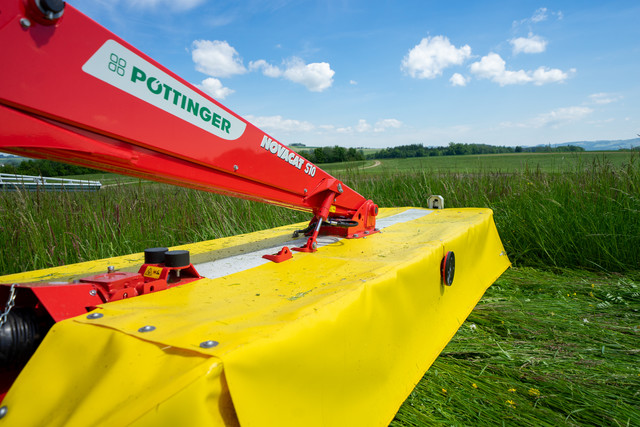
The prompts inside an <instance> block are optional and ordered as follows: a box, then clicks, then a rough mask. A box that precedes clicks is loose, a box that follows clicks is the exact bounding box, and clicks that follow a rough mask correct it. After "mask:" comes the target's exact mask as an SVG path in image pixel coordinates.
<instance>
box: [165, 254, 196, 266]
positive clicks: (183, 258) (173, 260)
mask: <svg viewBox="0 0 640 427" xmlns="http://www.w3.org/2000/svg"><path fill="white" fill-rule="evenodd" d="M189 264H191V261H190V260H189V251H169V252H165V254H164V265H165V267H188V266H189Z"/></svg>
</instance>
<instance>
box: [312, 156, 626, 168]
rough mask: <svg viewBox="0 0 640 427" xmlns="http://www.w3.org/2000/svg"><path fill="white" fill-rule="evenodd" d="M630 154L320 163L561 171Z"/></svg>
mask: <svg viewBox="0 0 640 427" xmlns="http://www.w3.org/2000/svg"><path fill="white" fill-rule="evenodd" d="M631 156H633V153H629V152H620V151H612V152H596V151H584V152H575V153H512V154H483V155H468V156H436V157H414V158H408V159H381V160H379V162H380V165H379V166H377V167H375V168H373V167H371V166H372V165H373V164H375V163H376V161H375V160H366V161H363V162H351V163H333V164H327V165H320V166H321V168H322V169H324V170H326V171H328V172H331V171H334V170H345V169H352V170H355V169H363V168H366V170H367V173H387V172H417V171H425V170H426V171H429V172H458V173H482V172H504V173H517V172H524V171H526V170H530V171H536V170H539V171H541V172H550V173H553V172H556V173H564V172H567V171H577V170H588V169H589V168H590V167H591V165H592V164H593V163H594V162H603V161H606V162H609V163H611V165H612V166H615V167H619V166H621V165H623V164H624V163H626V162H628V160H629V158H630V157H631Z"/></svg>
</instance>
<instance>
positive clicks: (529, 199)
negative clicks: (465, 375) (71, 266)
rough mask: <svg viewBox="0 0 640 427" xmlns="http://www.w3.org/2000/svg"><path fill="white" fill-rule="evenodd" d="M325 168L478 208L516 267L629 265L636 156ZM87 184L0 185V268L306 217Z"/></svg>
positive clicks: (147, 187) (226, 201) (638, 260)
mask: <svg viewBox="0 0 640 427" xmlns="http://www.w3.org/2000/svg"><path fill="white" fill-rule="evenodd" d="M336 175H337V176H338V177H340V178H342V179H343V180H344V181H345V182H346V183H348V184H349V185H350V186H352V187H353V188H355V189H356V190H357V191H359V192H360V193H361V194H363V195H366V196H367V197H369V198H372V199H373V200H375V201H376V203H378V204H379V205H380V206H387V207H392V206H425V205H426V201H427V198H428V196H429V195H431V194H440V195H443V196H444V197H445V205H446V206H447V207H466V206H475V207H489V208H492V209H493V210H494V213H495V221H496V225H497V227H498V231H499V232H500V236H501V237H502V240H503V243H504V245H505V248H506V250H507V253H508V254H509V257H510V259H511V260H512V262H513V263H514V265H516V266H534V267H543V268H586V269H589V270H600V271H616V272H623V271H628V270H636V269H638V268H639V267H640V251H638V249H637V248H638V247H640V220H639V218H640V161H638V159H637V158H636V157H633V156H631V157H629V159H628V161H627V162H625V163H622V164H618V165H615V166H614V164H613V163H611V162H610V161H608V160H607V159H606V158H598V157H594V158H593V159H592V161H591V162H588V163H582V162H574V163H571V164H568V165H567V166H566V170H565V171H564V172H563V173H559V172H556V173H549V172H542V171H541V170H540V169H537V168H536V169H529V168H525V169H524V170H522V171H519V172H516V173H504V172H500V171H491V170H487V171H484V172H477V173H460V172H441V171H438V170H430V169H422V170H408V171H401V172H393V171H389V170H387V172H385V173H375V174H372V173H369V172H368V170H367V171H361V170H357V169H354V170H347V171H342V172H337V173H336ZM128 184H129V185H114V186H110V187H108V188H105V189H103V190H102V191H100V192H97V193H43V192H36V193H27V192H1V193H0V251H1V253H0V274H8V273H13V272H19V271H25V270H31V269H38V268H44V267H51V266H56V265H62V264H67V263H73V262H80V261H86V260H93V259H99V258H104V257H108V256H114V255H124V254H127V253H132V252H139V251H142V250H143V249H144V248H146V247H153V246H160V245H162V246H172V245H178V244H184V243H190V242H195V241H201V240H208V239H214V238H218V237H222V236H229V235H234V234H239V233H244V232H249V231H253V230H258V229H264V228H270V227H274V226H278V225H284V224H287V223H291V222H296V221H303V220H305V219H308V217H309V216H308V215H306V214H304V213H299V212H294V211H290V210H287V209H283V208H278V207H273V206H268V205H263V204H260V203H253V202H248V201H244V200H238V199H233V198H227V197H221V196H217V195H214V194H209V193H203V192H197V191H192V190H186V189H182V188H178V187H170V186H165V185H159V184H151V183H147V184H144V183H142V184H131V183H128Z"/></svg>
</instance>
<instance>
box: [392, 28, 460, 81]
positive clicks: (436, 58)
mask: <svg viewBox="0 0 640 427" xmlns="http://www.w3.org/2000/svg"><path fill="white" fill-rule="evenodd" d="M470 56H471V48H470V47H469V45H464V46H462V47H460V48H456V47H455V46H454V45H452V44H451V42H450V41H449V39H448V38H447V37H444V36H435V37H426V38H424V39H422V40H421V41H420V43H419V44H418V45H416V46H414V47H413V48H412V49H411V50H409V53H407V55H406V56H405V57H404V59H403V60H402V69H403V70H404V71H405V72H406V73H408V74H409V75H410V76H411V77H414V78H419V79H433V78H436V77H437V76H440V75H442V70H444V69H445V68H447V67H450V66H452V65H460V64H462V63H463V62H464V60H465V59H467V58H469V57H470Z"/></svg>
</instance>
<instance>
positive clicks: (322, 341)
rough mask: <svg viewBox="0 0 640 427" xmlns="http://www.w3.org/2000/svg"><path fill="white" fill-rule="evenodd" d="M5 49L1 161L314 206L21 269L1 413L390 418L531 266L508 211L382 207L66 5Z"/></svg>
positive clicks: (11, 285) (101, 421) (27, 22)
mask: <svg viewBox="0 0 640 427" xmlns="http://www.w3.org/2000/svg"><path fill="white" fill-rule="evenodd" d="M0 51H1V52H2V53H3V60H2V67H1V68H0V150H1V151H4V152H7V153H12V154H17V155H21V156H26V157H32V158H43V159H50V160H55V161H61V162H67V163H72V164H77V165H82V166H87V167H91V168H95V169H101V170H105V171H108V172H114V173H118V174H126V175H131V176H134V177H139V178H142V179H146V180H152V181H158V182H162V183H168V184H173V185H178V186H184V187H189V188H193V189H197V190H203V191H209V192H215V193H220V194H224V195H229V196H234V197H241V198H245V199H249V200H254V201H259V202H266V203H271V204H275V205H279V206H284V207H288V208H292V209H297V210H301V211H305V212H309V214H310V216H311V219H310V221H309V223H308V224H303V225H300V224H294V225H291V226H286V227H280V228H275V229H271V230H263V231H258V232H255V233H250V234H246V235H241V236H234V237H229V238H223V239H216V240H212V241H207V242H200V243H194V244H190V245H184V246H181V247H174V248H149V249H147V250H146V251H145V252H144V253H143V254H132V255H127V256H122V257H115V258H110V259H105V260H95V261H91V262H85V263H80V264H74V265H67V266H60V267H54V268H49V269H45V270H39V271H31V272H24V273H18V274H12V275H7V276H2V277H0V304H2V305H0V363H1V367H0V399H1V400H2V401H1V402H0V425H2V424H6V425H45V424H46V425H89V424H96V425H137V426H144V425H164V424H175V423H180V424H187V425H247V426H251V425H256V426H260V425H309V426H313V425H367V426H369V425H386V424H388V423H389V422H390V420H391V419H392V418H393V416H394V414H395V413H396V411H397V410H398V408H399V406H400V404H401V403H402V402H403V401H404V399H405V398H406V397H407V395H408V394H409V393H410V392H411V390H412V389H413V387H414V386H415V384H417V382H418V381H419V380H420V378H421V377H422V375H423V374H424V372H425V371H426V370H427V369H428V368H429V366H430V365H431V363H433V361H434V360H435V358H436V357H437V356H438V355H439V354H440V352H441V351H442V349H443V348H444V346H445V345H446V344H447V343H448V341H449V340H450V339H451V337H452V336H453V335H454V334H455V332H456V331H457V329H458V328H459V327H460V325H461V324H462V323H463V322H464V320H465V319H466V317H467V316H468V315H469V313H470V312H471V310H472V309H473V307H474V306H475V304H476V303H477V302H478V300H479V299H480V298H481V296H482V294H483V293H484V291H485V290H486V289H487V288H488V287H489V286H490V285H491V283H493V281H494V280H495V279H496V278H497V277H499V276H500V274H502V272H503V271H504V270H505V269H506V268H507V267H508V266H509V260H508V258H507V256H506V254H505V252H504V249H503V246H502V243H501V242H500V238H499V236H498V233H497V231H496V228H495V225H494V222H493V216H492V212H491V211H490V210H488V209H473V208H464V209H442V208H443V204H442V199H440V198H437V197H436V198H433V199H431V202H430V208H428V209H421V208H378V206H377V205H376V204H375V203H374V202H373V201H372V200H369V199H366V198H365V197H363V196H361V195H360V194H358V193H357V192H356V191H354V190H353V189H351V188H349V187H348V186H347V185H346V184H345V183H344V182H341V181H340V180H338V179H336V178H335V177H333V176H331V175H329V174H328V173H326V172H325V171H323V170H322V169H320V168H319V167H317V166H316V165H314V164H312V163H311V162H309V161H307V160H306V159H304V158H303V157H301V156H300V155H298V154H297V153H296V152H295V151H293V150H291V149H289V148H288V147H287V146H286V145H284V144H282V143H280V142H279V141H277V140H276V139H275V138H274V137H272V136H271V135H269V134H267V133H265V132H263V131H261V130H260V129H258V128H257V127H255V126H253V125H252V124H251V123H249V122H247V121H246V120H244V119H243V118H242V117H240V116H238V115H237V114H235V113H233V112H232V111H230V110H229V109H227V108H226V107H224V106H223V105H221V104H220V103H219V102H217V101H216V100H214V99H212V98H211V97H209V96H208V95H206V94H205V93H204V92H202V91H201V90H200V89H198V88H196V87H194V86H193V85H191V84H189V83H188V82H186V81H185V80H183V79H181V78H180V77H178V76H177V75H175V74H174V73H172V72H171V71H169V70H167V69H166V68H164V67H163V66H162V65H160V64H159V63H157V62H155V61H154V60H153V59H151V58H149V57H148V56H146V55H145V54H144V53H142V52H140V51H139V50H137V49H136V48H134V47H133V46H131V45H129V44H128V43H126V42H125V41H123V40H121V39H120V38H118V37H117V36H115V35H113V34H112V33H110V32H109V31H108V30H106V29H105V28H103V27H101V26H100V25H98V24H97V23H95V22H94V21H92V20H91V19H89V18H87V17H86V16H84V15H83V14H82V13H80V12H79V11H77V10H76V9H74V8H73V7H72V6H70V5H68V4H65V3H63V2H62V1H60V0H3V1H2V3H0ZM426 197H427V196H426V195H425V198H426ZM294 232H296V233H295V234H294Z"/></svg>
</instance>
